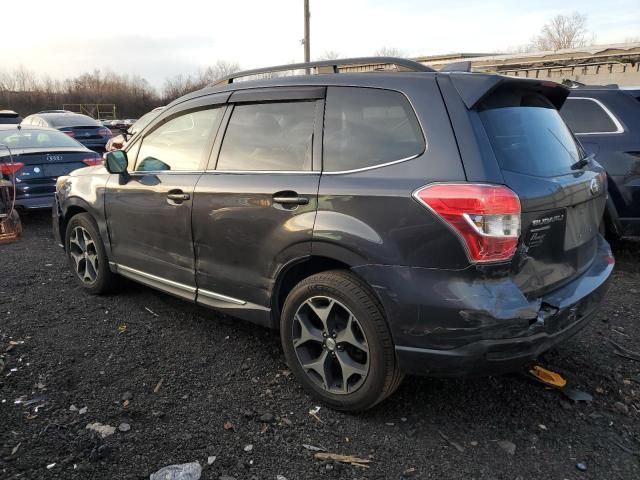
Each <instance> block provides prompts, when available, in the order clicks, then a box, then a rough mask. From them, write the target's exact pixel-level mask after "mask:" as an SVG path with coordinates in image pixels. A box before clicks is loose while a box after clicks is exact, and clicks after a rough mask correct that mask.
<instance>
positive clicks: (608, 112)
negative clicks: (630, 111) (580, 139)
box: [567, 97, 624, 135]
mask: <svg viewBox="0 0 640 480" xmlns="http://www.w3.org/2000/svg"><path fill="white" fill-rule="evenodd" d="M571 100H589V101H591V102H594V103H595V104H596V105H598V106H599V107H600V108H601V109H602V110H603V111H604V113H605V114H606V115H607V116H608V117H609V119H610V120H611V121H612V122H613V124H614V125H615V127H616V129H615V131H613V132H584V133H578V132H576V133H575V134H576V135H617V134H620V133H624V127H623V126H622V123H620V120H618V119H617V118H616V116H615V115H614V114H613V112H612V111H611V110H609V108H608V107H607V106H606V105H605V104H604V103H602V102H601V101H600V100H598V99H597V98H592V97H569V98H567V101H571Z"/></svg>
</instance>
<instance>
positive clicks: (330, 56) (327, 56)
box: [318, 50, 342, 60]
mask: <svg viewBox="0 0 640 480" xmlns="http://www.w3.org/2000/svg"><path fill="white" fill-rule="evenodd" d="M341 56H342V55H340V52H337V51H335V50H325V51H324V53H323V54H322V55H320V56H319V57H318V60H336V59H338V58H340V57H341Z"/></svg>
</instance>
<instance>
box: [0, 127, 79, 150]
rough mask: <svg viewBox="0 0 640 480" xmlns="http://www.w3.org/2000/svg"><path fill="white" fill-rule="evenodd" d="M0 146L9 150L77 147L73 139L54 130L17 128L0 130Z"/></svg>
mask: <svg viewBox="0 0 640 480" xmlns="http://www.w3.org/2000/svg"><path fill="white" fill-rule="evenodd" d="M0 144H4V145H7V146H8V147H9V148H50V147H54V148H58V147H79V146H80V144H79V143H78V142H76V141H75V140H74V139H73V138H70V137H69V136H67V135H65V134H64V133H62V132H58V131H56V130H28V129H24V128H23V129H21V130H18V129H17V128H16V129H15V130H14V129H11V130H0Z"/></svg>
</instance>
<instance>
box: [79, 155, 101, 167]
mask: <svg viewBox="0 0 640 480" xmlns="http://www.w3.org/2000/svg"><path fill="white" fill-rule="evenodd" d="M82 163H84V164H85V165H89V166H90V167H95V166H96V165H102V158H100V157H91V158H85V159H84V160H82Z"/></svg>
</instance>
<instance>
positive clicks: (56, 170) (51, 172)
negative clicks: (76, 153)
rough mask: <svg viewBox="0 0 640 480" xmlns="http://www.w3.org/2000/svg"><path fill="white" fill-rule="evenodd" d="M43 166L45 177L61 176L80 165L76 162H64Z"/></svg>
mask: <svg viewBox="0 0 640 480" xmlns="http://www.w3.org/2000/svg"><path fill="white" fill-rule="evenodd" d="M43 168H44V175H45V177H59V176H61V175H66V174H67V173H69V172H70V171H72V170H75V169H76V168H79V167H78V166H76V165H75V164H68V163H62V164H58V165H56V164H53V165H44V166H43Z"/></svg>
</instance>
